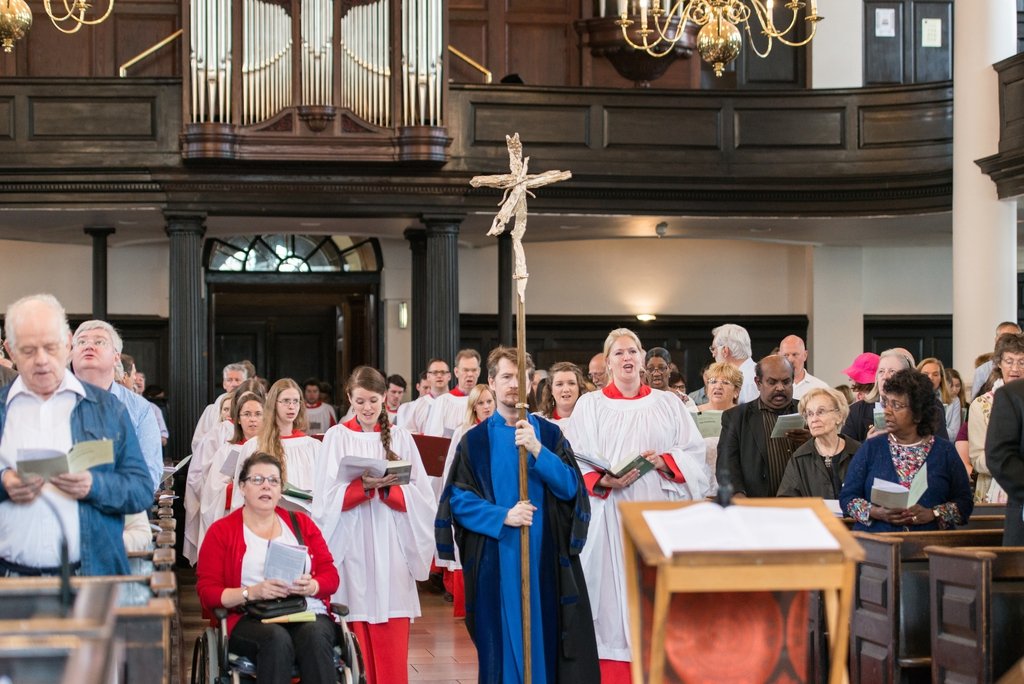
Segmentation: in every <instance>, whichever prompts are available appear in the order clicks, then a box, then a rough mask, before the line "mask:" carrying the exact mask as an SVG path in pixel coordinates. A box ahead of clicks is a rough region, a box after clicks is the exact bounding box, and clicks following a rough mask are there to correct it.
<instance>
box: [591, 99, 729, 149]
mask: <svg viewBox="0 0 1024 684" xmlns="http://www.w3.org/2000/svg"><path fill="white" fill-rule="evenodd" d="M604 112H605V115H604V123H605V126H604V128H605V148H614V147H635V146H637V145H640V146H644V145H646V146H658V147H663V146H664V147H670V148H675V149H687V148H688V149H711V150H717V149H721V144H722V113H721V111H720V110H717V109H697V108H667V107H666V108H659V109H653V108H652V109H644V110H639V109H635V108H630V107H606V108H605V110H604ZM638 120H643V121H645V122H646V123H645V125H643V126H637V125H636V122H637V121H638ZM680 121H686V125H685V126H681V125H680Z"/></svg>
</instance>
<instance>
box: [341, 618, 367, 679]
mask: <svg viewBox="0 0 1024 684" xmlns="http://www.w3.org/2000/svg"><path fill="white" fill-rule="evenodd" d="M341 652H342V657H343V658H344V660H345V665H346V667H345V668H344V678H343V681H345V682H346V683H351V684H366V673H365V672H364V671H363V652H362V651H361V650H360V648H359V641H358V640H357V639H356V635H355V634H353V633H352V632H351V631H350V630H349V628H348V626H347V625H342V628H341Z"/></svg>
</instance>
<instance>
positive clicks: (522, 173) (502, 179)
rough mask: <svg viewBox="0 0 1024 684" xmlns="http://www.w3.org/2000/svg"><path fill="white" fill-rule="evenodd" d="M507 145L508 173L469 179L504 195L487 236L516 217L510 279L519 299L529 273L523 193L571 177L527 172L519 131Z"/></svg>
mask: <svg viewBox="0 0 1024 684" xmlns="http://www.w3.org/2000/svg"><path fill="white" fill-rule="evenodd" d="M505 142H506V143H507V144H508V161H509V167H510V170H511V173H503V174H500V175H496V176H475V177H474V178H473V179H472V180H470V181H469V184H470V185H472V186H473V187H474V188H479V187H481V186H484V187H488V188H501V189H502V190H504V191H505V194H504V195H503V196H502V198H501V202H499V203H498V206H499V207H501V208H500V209H499V210H498V213H497V214H496V215H495V217H494V221H493V222H492V223H491V229H490V230H489V231H487V234H488V235H501V234H502V233H504V232H505V225H506V224H507V223H508V221H509V219H511V218H513V217H515V224H514V226H513V228H512V248H513V250H514V252H515V269H514V272H513V275H512V277H513V279H515V281H516V290H517V292H518V293H519V301H521V302H525V301H526V280H527V278H529V274H528V273H527V272H526V252H525V251H523V235H524V234H525V233H526V196H527V195H529V196H530V197H536V195H534V194H533V193H532V192H530V189H531V188H539V187H542V186H544V185H549V184H551V183H557V182H559V181H564V180H568V179H570V178H572V172H571V171H545V172H544V173H538V174H534V175H532V176H531V175H529V174H528V173H527V167H528V166H529V164H530V158H529V157H526V158H525V159H524V158H523V145H522V143H521V142H519V134H518V133H516V134H514V135H512V136H508V135H506V136H505Z"/></svg>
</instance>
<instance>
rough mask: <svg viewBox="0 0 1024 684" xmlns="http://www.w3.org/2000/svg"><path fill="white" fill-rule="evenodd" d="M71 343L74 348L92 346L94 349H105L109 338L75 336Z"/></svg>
mask: <svg viewBox="0 0 1024 684" xmlns="http://www.w3.org/2000/svg"><path fill="white" fill-rule="evenodd" d="M71 344H72V346H74V347H76V348H81V347H94V348H95V349H106V348H107V347H109V346H110V340H107V339H105V338H103V337H76V338H75V339H74V341H73V342H72V343H71Z"/></svg>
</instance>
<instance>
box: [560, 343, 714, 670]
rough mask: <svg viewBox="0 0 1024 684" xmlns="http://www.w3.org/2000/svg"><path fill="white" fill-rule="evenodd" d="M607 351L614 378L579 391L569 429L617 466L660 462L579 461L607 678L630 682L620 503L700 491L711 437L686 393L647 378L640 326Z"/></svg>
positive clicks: (577, 446)
mask: <svg viewBox="0 0 1024 684" xmlns="http://www.w3.org/2000/svg"><path fill="white" fill-rule="evenodd" d="M604 352H605V357H606V367H607V371H608V383H607V384H606V385H605V387H604V388H603V389H602V390H600V391H597V392H590V393H589V394H585V395H584V396H582V397H580V399H579V401H578V402H577V403H576V407H575V409H574V410H573V413H572V417H571V418H570V419H569V420H568V421H567V423H566V424H565V427H564V429H565V435H566V437H567V438H568V440H569V442H570V444H572V448H573V451H574V452H575V453H576V454H577V455H579V456H596V457H598V458H601V459H603V460H605V461H608V462H609V463H611V465H612V467H613V469H614V467H615V464H616V463H618V462H622V461H626V462H628V461H629V460H630V459H632V458H634V457H636V456H643V457H644V458H646V459H647V460H648V461H650V462H652V463H653V464H654V467H655V469H654V470H653V471H651V472H648V473H646V474H645V475H643V476H642V477H641V476H639V471H638V470H636V469H634V470H631V471H629V472H628V473H626V474H624V475H623V476H622V477H621V478H614V477H612V476H611V475H610V474H602V473H600V472H598V471H595V470H594V469H593V468H590V467H588V466H587V465H586V464H585V463H583V462H582V461H581V462H580V469H581V470H582V471H583V473H584V475H583V478H584V481H585V482H586V484H587V490H588V492H590V494H591V499H590V502H591V508H592V510H591V520H590V534H589V535H588V538H587V544H586V546H585V547H584V548H583V553H582V554H581V560H582V562H583V571H584V573H585V574H586V578H587V589H588V590H589V592H590V603H591V607H592V610H593V613H594V630H595V632H596V633H597V646H598V652H599V654H600V657H601V680H602V681H607V682H627V683H628V682H629V681H631V678H630V669H629V662H630V658H631V657H633V655H634V654H633V652H632V649H631V644H630V641H629V618H628V612H627V609H626V581H627V580H626V576H625V569H624V556H623V551H622V522H621V520H620V517H619V509H618V503H619V502H620V501H676V500H686V499H691V500H696V499H701V498H703V497H704V496H705V495H706V493H707V490H708V478H707V473H706V470H705V468H704V452H705V445H704V440H703V439H702V438H701V435H700V432H699V431H698V430H697V426H696V425H695V424H694V422H693V418H692V417H691V416H690V413H689V411H687V410H686V407H685V406H684V405H683V403H682V402H681V401H679V397H677V396H675V395H673V394H671V393H668V392H663V391H661V390H655V389H651V388H650V387H648V386H647V385H644V384H642V382H641V380H640V369H641V368H642V367H643V365H644V350H643V347H642V345H641V344H640V340H639V338H638V337H637V336H636V334H635V333H633V332H632V331H631V330H628V329H626V328H619V329H617V330H613V331H612V332H611V333H609V335H608V338H607V339H606V340H605V343H604ZM636 655H637V657H639V654H636Z"/></svg>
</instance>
